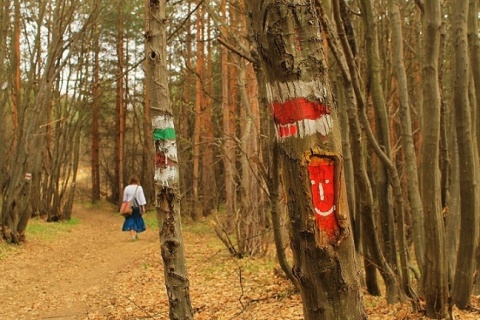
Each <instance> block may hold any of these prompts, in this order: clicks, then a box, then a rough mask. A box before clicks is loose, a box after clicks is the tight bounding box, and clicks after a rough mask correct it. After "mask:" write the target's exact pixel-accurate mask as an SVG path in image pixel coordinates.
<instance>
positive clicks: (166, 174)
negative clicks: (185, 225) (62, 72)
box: [145, 0, 193, 320]
mask: <svg viewBox="0 0 480 320" xmlns="http://www.w3.org/2000/svg"><path fill="white" fill-rule="evenodd" d="M147 6H148V8H147V17H146V19H147V26H146V28H147V30H146V32H145V36H146V46H145V47H146V55H145V56H146V59H147V66H146V71H147V76H146V81H147V82H148V88H149V89H150V90H149V93H150V94H149V95H148V96H147V100H148V104H149V105H150V107H151V110H152V123H153V129H154V137H153V138H154V143H155V153H156V154H155V177H154V179H155V196H156V197H155V198H156V209H157V218H158V221H159V225H160V226H161V230H160V247H161V254H162V258H163V265H164V273H165V285H166V288H167V295H168V301H169V307H170V309H169V315H170V319H172V320H173V319H193V310H192V306H191V302H190V291H189V290H190V289H189V281H188V276H187V267H186V261H185V250H184V244H183V235H182V228H181V215H180V190H179V174H178V160H177V142H176V134H175V128H174V125H173V117H172V106H171V104H170V94H169V90H168V81H167V48H166V34H165V29H166V25H165V24H166V23H167V22H168V20H167V19H166V13H165V9H166V8H165V7H166V0H160V1H159V0H150V1H149V3H148V4H147Z"/></svg>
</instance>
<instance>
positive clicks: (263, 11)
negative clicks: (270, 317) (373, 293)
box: [248, 0, 366, 320]
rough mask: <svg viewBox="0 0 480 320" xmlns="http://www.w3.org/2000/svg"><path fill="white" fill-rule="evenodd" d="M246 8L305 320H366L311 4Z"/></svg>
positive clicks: (336, 135)
mask: <svg viewBox="0 0 480 320" xmlns="http://www.w3.org/2000/svg"><path fill="white" fill-rule="evenodd" d="M248 5H249V11H250V12H249V14H250V17H251V23H252V26H253V31H254V37H255V39H256V41H257V46H258V50H259V53H260V54H261V58H262V61H263V66H264V67H265V71H266V75H267V90H268V92H269V102H270V104H271V108H272V113H273V117H274V121H275V123H276V124H275V127H276V135H277V143H278V144H279V148H280V162H281V170H282V174H283V177H284V181H285V189H286V193H287V197H288V200H287V201H288V208H289V215H290V222H291V223H290V233H291V243H292V250H293V255H294V267H293V269H294V275H295V277H297V279H298V282H299V284H300V292H301V296H302V301H303V306H304V317H305V319H308V320H310V319H329V320H334V319H365V318H366V316H365V313H364V310H363V305H362V300H361V297H360V287H359V283H358V278H357V275H356V263H355V259H354V258H355V253H354V252H355V249H354V245H353V237H352V230H351V225H350V222H349V214H348V202H347V197H346V189H345V185H344V181H345V180H344V174H343V172H342V167H343V161H342V156H341V143H340V129H339V127H338V118H337V113H336V110H335V106H334V105H333V100H332V99H331V98H332V96H331V88H330V85H329V83H328V78H327V74H326V70H327V69H326V66H325V55H324V52H323V47H322V46H321V41H322V36H321V33H320V30H319V28H318V26H319V23H318V17H317V16H316V14H315V10H314V3H313V2H310V1H306V2H303V3H298V2H296V1H291V2H288V3H285V2H284V1H273V0H270V1H263V2H261V3H260V4H259V3H258V2H256V1H249V2H248ZM312 21H313V22H314V23H312Z"/></svg>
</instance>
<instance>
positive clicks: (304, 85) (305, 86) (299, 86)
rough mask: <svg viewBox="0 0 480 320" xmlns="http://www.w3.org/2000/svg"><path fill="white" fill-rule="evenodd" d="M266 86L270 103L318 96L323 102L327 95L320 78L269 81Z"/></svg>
mask: <svg viewBox="0 0 480 320" xmlns="http://www.w3.org/2000/svg"><path fill="white" fill-rule="evenodd" d="M266 87H267V98H268V101H269V102H270V103H272V102H276V101H281V102H283V101H286V100H290V99H294V98H316V99H320V100H321V101H322V102H323V101H325V100H326V97H327V90H326V88H325V87H324V86H323V85H322V84H321V83H320V82H319V81H318V80H313V81H309V82H306V81H291V82H286V83H281V82H276V83H273V84H272V83H267V86H266Z"/></svg>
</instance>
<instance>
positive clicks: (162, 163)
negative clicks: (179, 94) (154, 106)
mask: <svg viewBox="0 0 480 320" xmlns="http://www.w3.org/2000/svg"><path fill="white" fill-rule="evenodd" d="M152 122H153V128H154V130H153V140H154V143H155V181H157V182H160V183H161V185H162V186H163V187H170V186H171V183H172V181H177V179H178V170H177V163H178V160H177V142H176V134H175V128H174V125H173V118H172V117H171V116H170V115H167V114H164V115H160V116H156V117H154V118H153V120H152Z"/></svg>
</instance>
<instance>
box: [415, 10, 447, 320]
mask: <svg viewBox="0 0 480 320" xmlns="http://www.w3.org/2000/svg"><path fill="white" fill-rule="evenodd" d="M440 12H441V11H440V1H437V0H432V1H429V2H428V3H426V6H425V15H424V29H423V35H424V41H423V43H424V44H425V48H424V52H423V59H422V60H423V68H422V84H423V114H425V115H428V121H424V124H423V137H424V140H423V147H422V163H421V166H422V173H423V174H422V178H423V182H422V185H423V190H422V198H423V206H424V213H425V221H427V223H425V237H426V242H425V244H426V250H425V253H426V256H425V258H426V261H428V263H426V264H424V266H423V270H422V291H423V294H424V295H425V300H426V314H427V316H428V317H430V318H435V319H441V318H444V317H446V316H447V315H448V308H447V307H448V304H447V298H448V277H447V276H448V272H447V271H448V269H447V260H446V252H445V249H446V246H445V227H444V223H443V212H442V202H441V185H440V183H441V181H440V176H441V175H440V168H439V164H440V145H439V141H440V116H441V113H440V111H441V99H440V91H439V85H438V80H439V77H438V70H439V69H438V62H439V52H440V23H441V15H440Z"/></svg>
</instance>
